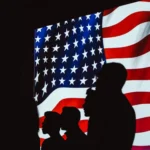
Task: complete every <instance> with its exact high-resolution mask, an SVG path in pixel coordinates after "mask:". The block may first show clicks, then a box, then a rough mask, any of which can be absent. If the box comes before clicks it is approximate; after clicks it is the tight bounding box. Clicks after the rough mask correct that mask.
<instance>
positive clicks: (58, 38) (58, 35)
mask: <svg viewBox="0 0 150 150" xmlns="http://www.w3.org/2000/svg"><path fill="white" fill-rule="evenodd" d="M60 36H61V34H59V32H58V34H57V35H56V36H55V37H56V41H57V40H60Z"/></svg>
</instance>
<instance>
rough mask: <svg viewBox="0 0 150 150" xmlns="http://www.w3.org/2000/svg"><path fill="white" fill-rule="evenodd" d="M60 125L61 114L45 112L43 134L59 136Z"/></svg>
mask: <svg viewBox="0 0 150 150" xmlns="http://www.w3.org/2000/svg"><path fill="white" fill-rule="evenodd" d="M60 123H61V121H60V114H58V113H57V112H52V111H47V112H45V119H44V122H43V126H42V130H43V133H44V134H50V135H55V134H58V133H59V130H60Z"/></svg>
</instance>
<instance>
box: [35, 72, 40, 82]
mask: <svg viewBox="0 0 150 150" xmlns="http://www.w3.org/2000/svg"><path fill="white" fill-rule="evenodd" d="M39 75H40V73H38V72H37V73H36V77H35V79H34V80H35V84H36V83H37V82H39Z"/></svg>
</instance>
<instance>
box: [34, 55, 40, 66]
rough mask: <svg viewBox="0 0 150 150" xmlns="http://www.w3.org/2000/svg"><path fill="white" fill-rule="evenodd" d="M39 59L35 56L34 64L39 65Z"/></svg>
mask: <svg viewBox="0 0 150 150" xmlns="http://www.w3.org/2000/svg"><path fill="white" fill-rule="evenodd" d="M39 61H40V59H39V58H38V57H37V59H36V60H35V63H36V66H37V65H39Z"/></svg>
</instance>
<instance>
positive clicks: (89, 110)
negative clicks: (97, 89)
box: [83, 88, 94, 116]
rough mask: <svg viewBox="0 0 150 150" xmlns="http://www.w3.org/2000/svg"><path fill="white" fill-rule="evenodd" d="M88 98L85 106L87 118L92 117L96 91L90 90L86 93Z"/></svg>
mask: <svg viewBox="0 0 150 150" xmlns="http://www.w3.org/2000/svg"><path fill="white" fill-rule="evenodd" d="M86 94H87V96H86V99H85V102H84V104H83V109H84V114H85V116H90V115H91V113H92V109H93V106H92V105H93V99H94V91H93V90H92V89H91V88H89V89H88V90H87V92H86Z"/></svg>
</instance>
